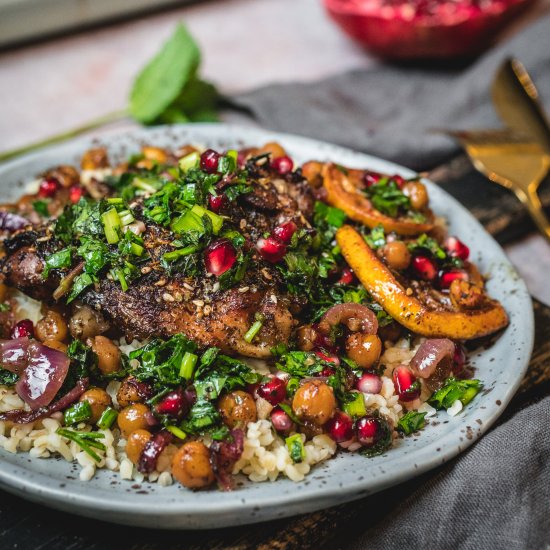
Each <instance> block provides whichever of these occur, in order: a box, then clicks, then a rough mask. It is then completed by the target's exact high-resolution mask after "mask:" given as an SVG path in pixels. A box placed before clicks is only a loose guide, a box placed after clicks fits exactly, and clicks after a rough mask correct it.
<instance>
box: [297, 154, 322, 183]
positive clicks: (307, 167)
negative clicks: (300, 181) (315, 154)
mask: <svg viewBox="0 0 550 550" xmlns="http://www.w3.org/2000/svg"><path fill="white" fill-rule="evenodd" d="M322 170H323V165H322V164H321V163H320V162H317V161H315V160H310V161H309V162H306V163H305V164H304V165H303V166H302V175H303V176H304V178H306V180H307V181H308V182H309V184H310V185H313V187H321V185H323V178H322V176H321V171H322Z"/></svg>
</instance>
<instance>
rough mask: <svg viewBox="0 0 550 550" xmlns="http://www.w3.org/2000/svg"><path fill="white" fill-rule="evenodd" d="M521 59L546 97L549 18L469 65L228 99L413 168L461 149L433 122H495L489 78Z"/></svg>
mask: <svg viewBox="0 0 550 550" xmlns="http://www.w3.org/2000/svg"><path fill="white" fill-rule="evenodd" d="M511 55H513V56H515V57H518V58H519V59H520V60H521V61H522V62H523V63H524V64H525V65H526V67H527V70H528V71H529V72H530V73H531V76H532V77H533V79H534V81H535V83H536V85H537V87H538V88H539V92H540V93H541V96H542V99H543V100H544V99H546V101H547V104H549V103H550V17H544V18H541V19H540V20H539V21H537V22H536V23H535V24H534V25H532V26H531V27H530V28H528V29H527V30H526V31H524V32H523V33H520V34H519V35H517V36H516V37H514V38H512V39H511V40H509V41H508V42H505V43H503V44H501V45H499V46H498V47H497V48H495V49H494V50H492V51H490V52H489V53H487V54H485V55H484V56H482V57H481V58H479V59H478V60H477V61H476V62H475V63H473V64H471V65H469V66H468V67H466V68H441V67H439V68H428V67H422V68H419V67H412V66H409V67H399V66H391V65H379V66H377V67H374V68H372V69H368V70H358V71H353V72H349V73H346V74H342V75H339V76H335V77H332V78H329V79H327V80H324V81H321V82H315V83H307V84H304V83H296V84H282V85H273V86H267V87H264V88H260V89H258V90H255V91H252V92H249V93H245V94H241V95H238V96H235V97H233V98H232V99H233V102H234V103H235V104H236V105H238V106H240V107H242V108H245V109H247V110H249V111H250V112H251V114H252V115H253V117H254V118H255V119H256V120H257V121H258V122H259V123H260V124H261V125H262V126H265V127H267V128H270V129H274V130H278V131H283V132H290V133H294V134H300V135H304V136H311V137H315V138H318V139H321V140H325V141H329V142H332V143H338V144H340V145H344V146H346V147H350V148H352V149H356V150H360V151H364V152H369V153H372V154H374V155H377V156H380V157H382V158H385V159H388V160H392V161H394V162H398V163H400V164H404V165H406V166H408V167H410V168H413V169H415V170H425V169H428V168H431V167H433V166H435V165H437V164H440V163H441V162H442V161H444V160H446V159H447V158H448V157H449V156H451V155H453V154H455V153H456V152H457V151H458V149H457V146H456V145H455V143H454V142H453V141H452V140H450V139H449V138H447V137H445V136H441V135H436V134H434V133H431V130H432V129H434V128H454V129H472V128H484V127H487V128H490V127H497V126H499V122H498V119H497V117H496V114H495V113H494V111H493V107H492V105H491V101H490V95H489V90H490V84H491V79H492V77H493V75H494V74H495V71H496V69H497V67H498V66H499V64H500V63H501V62H502V61H503V60H504V59H505V58H506V57H509V56H511Z"/></svg>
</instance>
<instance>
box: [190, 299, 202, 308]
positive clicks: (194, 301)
mask: <svg viewBox="0 0 550 550" xmlns="http://www.w3.org/2000/svg"><path fill="white" fill-rule="evenodd" d="M192 303H193V304H194V305H196V306H197V307H202V306H204V302H203V301H202V300H193V302H192Z"/></svg>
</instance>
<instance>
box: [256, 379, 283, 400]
mask: <svg viewBox="0 0 550 550" xmlns="http://www.w3.org/2000/svg"><path fill="white" fill-rule="evenodd" d="M257 394H258V396H259V397H263V398H264V399H265V400H266V401H269V403H271V404H272V405H278V404H279V403H280V402H281V401H284V399H285V398H286V384H285V383H284V381H283V380H281V379H280V378H271V379H270V380H269V381H267V382H264V383H263V384H260V386H259V387H258V390H257Z"/></svg>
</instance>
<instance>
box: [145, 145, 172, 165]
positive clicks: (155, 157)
mask: <svg viewBox="0 0 550 550" xmlns="http://www.w3.org/2000/svg"><path fill="white" fill-rule="evenodd" d="M141 152H142V153H143V156H144V157H145V158H146V159H147V160H152V161H155V162H158V163H160V164H163V163H165V162H166V161H167V160H168V155H167V154H166V151H165V150H164V149H161V148H160V147H150V146H145V147H142V148H141Z"/></svg>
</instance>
